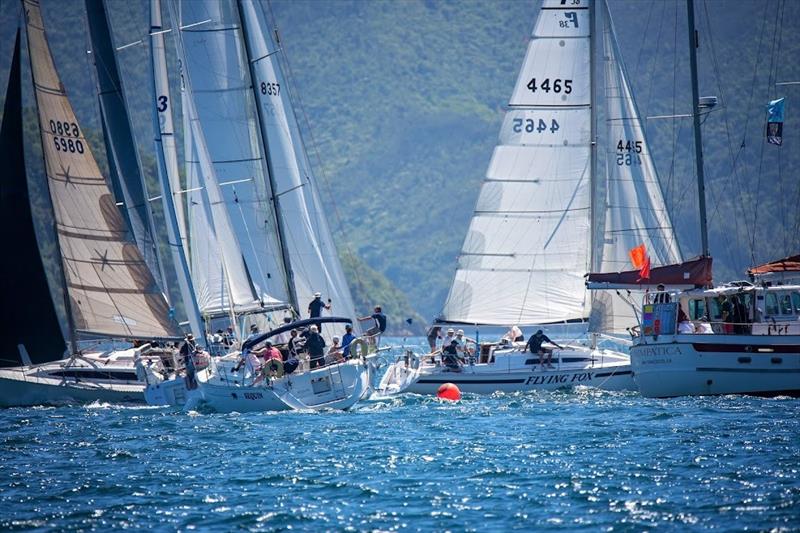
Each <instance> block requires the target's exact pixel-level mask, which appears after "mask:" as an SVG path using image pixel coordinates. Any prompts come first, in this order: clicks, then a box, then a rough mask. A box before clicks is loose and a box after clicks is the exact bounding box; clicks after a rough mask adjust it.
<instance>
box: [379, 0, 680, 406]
mask: <svg viewBox="0 0 800 533" xmlns="http://www.w3.org/2000/svg"><path fill="white" fill-rule="evenodd" d="M603 123H604V124H605V128H600V127H598V125H600V124H603ZM639 243H646V244H647V247H648V248H649V249H650V250H652V253H653V256H654V257H653V261H654V262H655V263H657V264H660V263H671V262H674V261H676V260H680V251H679V248H678V246H677V242H676V240H675V236H674V232H673V229H672V223H671V221H670V219H669V215H668V213H667V211H666V208H665V205H664V200H663V195H662V193H661V190H660V187H659V184H658V178H657V176H656V171H655V167H654V165H653V162H652V159H651V157H650V153H649V150H648V145H647V140H646V138H645V136H644V131H643V128H642V126H641V122H640V120H639V114H638V111H637V109H636V105H635V103H634V100H633V95H632V93H631V90H630V86H629V84H628V82H627V76H626V73H625V68H624V65H623V63H622V57H621V55H620V52H619V48H618V46H617V42H616V37H615V33H614V28H613V24H612V21H611V17H610V13H609V11H608V7H607V5H606V3H605V2H604V1H601V0H598V1H591V0H573V1H570V2H561V1H559V0H544V1H543V2H542V4H541V9H540V10H539V14H538V17H537V19H536V22H535V24H534V28H533V32H532V35H531V38H530V41H529V44H528V49H527V53H526V55H525V59H524V61H523V64H522V68H521V70H520V73H519V76H518V78H517V82H516V85H515V87H514V91H513V93H512V96H511V101H510V103H509V106H508V110H507V111H506V114H505V118H504V120H503V123H502V127H501V130H500V140H499V144H498V146H496V148H495V150H494V154H493V155H492V159H491V162H490V163H489V168H488V171H487V173H486V178H485V180H484V182H483V184H482V186H481V191H480V195H479V197H478V201H477V205H476V207H475V211H474V214H473V217H472V220H471V222H470V226H469V230H468V232H467V236H466V238H465V240H464V245H463V247H462V249H461V254H460V256H459V260H458V266H457V269H456V273H455V277H454V279H453V283H452V285H451V287H450V291H449V293H448V296H447V300H446V302H445V304H444V308H443V311H442V313H441V316H440V317H439V318H438V319H437V323H438V324H445V325H456V324H463V325H474V326H505V327H509V326H511V325H526V326H530V325H542V324H564V323H567V324H568V323H574V322H584V321H586V320H588V321H589V329H590V330H591V331H593V332H597V333H608V334H616V333H620V332H621V333H625V331H626V328H627V327H629V326H631V325H633V322H632V321H633V312H632V311H631V309H630V306H629V305H627V303H626V302H625V301H623V300H622V299H620V298H619V297H617V296H616V295H613V294H603V295H602V296H601V295H597V296H596V297H591V293H589V292H587V290H586V287H585V278H584V276H585V273H586V272H588V271H591V270H592V269H604V268H607V269H614V270H616V269H617V268H615V267H616V266H617V265H618V264H625V263H627V251H628V249H630V248H632V247H634V246H636V245H637V244H639ZM594 338H595V337H593V340H594ZM547 349H548V350H550V351H551V352H552V357H553V361H554V362H555V366H556V368H555V369H543V368H539V365H538V363H539V361H538V357H537V355H536V354H531V353H529V352H526V351H525V348H524V343H514V342H512V343H511V345H500V344H497V343H482V344H480V345H479V347H478V349H477V353H476V354H475V357H474V360H473V359H470V360H467V361H466V362H465V364H463V365H462V368H461V369H460V371H458V372H452V371H449V370H448V369H447V368H446V367H444V366H443V365H441V364H440V363H439V361H438V359H437V358H431V357H430V356H425V357H422V358H419V357H418V358H416V359H413V358H412V362H411V363H410V364H409V363H407V358H406V357H403V358H402V359H399V360H398V361H397V362H396V363H395V364H394V365H393V366H392V367H391V368H390V369H389V370H388V371H387V373H386V375H385V377H384V380H383V383H382V385H381V388H382V389H384V390H388V391H391V390H407V391H410V392H418V393H433V392H435V391H436V390H437V388H438V387H439V386H440V385H441V384H443V383H446V382H451V383H455V384H457V385H458V386H459V387H460V388H461V389H462V391H466V392H475V393H490V392H494V391H518V390H532V389H554V388H561V387H569V386H573V385H588V386H594V387H601V388H604V389H634V388H635V386H634V384H633V381H632V377H631V368H630V365H629V359H628V356H627V355H625V354H623V353H620V352H616V351H612V350H607V349H598V348H597V347H596V344H595V343H594V342H592V346H591V347H586V346H580V345H575V344H570V345H568V346H566V347H565V348H564V349H557V348H556V347H555V346H549V347H548V348H547Z"/></svg>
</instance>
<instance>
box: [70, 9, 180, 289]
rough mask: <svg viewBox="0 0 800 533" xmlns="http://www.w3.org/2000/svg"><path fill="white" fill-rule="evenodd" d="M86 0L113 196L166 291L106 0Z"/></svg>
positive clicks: (143, 254)
mask: <svg viewBox="0 0 800 533" xmlns="http://www.w3.org/2000/svg"><path fill="white" fill-rule="evenodd" d="M85 3H86V19H87V20H88V22H89V35H90V37H91V41H92V55H91V57H92V58H93V59H94V64H95V71H96V73H97V99H98V100H99V102H100V118H101V122H102V125H103V137H104V139H105V144H106V150H107V151H108V166H109V171H110V178H111V183H112V185H113V186H114V191H115V193H116V194H118V195H119V196H118V197H117V201H118V202H122V203H123V208H124V211H123V213H124V215H125V218H126V219H127V222H128V226H129V227H130V228H131V229H132V230H133V237H134V239H135V240H136V244H137V246H138V247H139V251H140V252H141V253H142V257H144V260H145V262H146V263H147V266H148V267H149V268H150V271H151V272H153V273H156V274H157V275H158V276H159V282H160V284H161V288H162V290H163V291H164V293H165V294H166V295H167V296H168V291H167V286H166V277H165V274H164V265H163V264H162V262H161V259H160V257H159V255H158V246H157V244H156V238H155V236H156V229H155V226H154V224H153V215H152V211H151V209H150V203H149V201H148V197H149V195H148V194H147V186H146V185H145V181H144V175H143V174H142V165H141V162H140V160H139V153H138V150H137V149H136V139H135V137H134V135H133V128H132V127H131V121H130V118H129V115H128V105H127V102H126V99H125V90H124V88H123V84H122V77H121V76H120V72H119V67H118V65H117V59H116V56H115V49H114V44H113V39H112V36H111V28H110V24H109V22H108V15H107V14H106V9H105V1H104V0H86V2H85Z"/></svg>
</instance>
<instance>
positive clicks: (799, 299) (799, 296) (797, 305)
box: [792, 291, 800, 315]
mask: <svg viewBox="0 0 800 533" xmlns="http://www.w3.org/2000/svg"><path fill="white" fill-rule="evenodd" d="M792 303H793V304H794V312H795V314H797V315H800V292H797V291H794V292H793V293H792Z"/></svg>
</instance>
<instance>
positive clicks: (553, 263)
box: [441, 0, 592, 325]
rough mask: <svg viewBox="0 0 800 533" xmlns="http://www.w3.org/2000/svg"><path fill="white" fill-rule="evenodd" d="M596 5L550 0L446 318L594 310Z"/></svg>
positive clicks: (571, 314)
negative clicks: (589, 286)
mask: <svg viewBox="0 0 800 533" xmlns="http://www.w3.org/2000/svg"><path fill="white" fill-rule="evenodd" d="M566 4H569V5H566ZM589 7H590V6H589V2H588V1H587V0H570V1H569V2H567V3H562V2H561V1H560V0H545V1H544V2H543V5H542V7H541V9H540V11H539V15H538V18H537V21H536V24H535V26H534V29H533V34H532V36H531V39H530V42H529V44H528V50H527V54H526V56H525V60H524V62H523V65H522V69H521V71H520V73H519V78H518V79H517V83H516V86H515V88H514V92H513V94H512V97H511V101H510V104H509V110H508V111H507V112H506V116H505V120H504V121H503V125H502V128H501V130H500V143H499V145H498V146H497V147H496V148H495V150H494V154H493V156H492V159H491V162H490V164H489V169H488V170H487V173H486V179H485V180H484V183H483V185H482V187H481V191H480V195H479V197H478V202H477V205H476V207H475V213H474V215H473V217H472V220H471V222H470V226H469V230H468V232H467V236H466V239H465V240H464V245H463V247H462V250H461V254H460V257H459V261H458V266H457V270H456V274H455V278H454V280H453V284H452V286H451V288H450V292H449V294H448V296H447V300H446V302H445V305H444V309H443V312H442V317H441V318H442V319H444V320H447V321H451V322H462V323H475V324H495V325H509V324H512V323H515V324H537V323H548V322H559V321H565V320H574V319H582V318H585V317H586V316H588V312H589V309H588V298H587V294H586V290H585V287H584V275H585V274H586V272H588V270H589V262H590V251H589V250H590V223H589V220H590V209H591V186H590V180H591V174H592V168H591V166H592V165H591V161H592V157H591V90H592V84H591V61H590V55H591V54H590V38H591V28H590V20H591V17H590V13H589Z"/></svg>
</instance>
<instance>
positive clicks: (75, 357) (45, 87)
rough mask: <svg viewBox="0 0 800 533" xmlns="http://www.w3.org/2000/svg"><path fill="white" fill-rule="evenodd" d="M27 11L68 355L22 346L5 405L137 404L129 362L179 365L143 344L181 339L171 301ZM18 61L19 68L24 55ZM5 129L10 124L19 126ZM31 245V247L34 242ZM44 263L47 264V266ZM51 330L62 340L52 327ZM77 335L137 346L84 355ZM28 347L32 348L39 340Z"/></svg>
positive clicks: (5, 377) (1, 393)
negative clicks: (65, 357)
mask: <svg viewBox="0 0 800 533" xmlns="http://www.w3.org/2000/svg"><path fill="white" fill-rule="evenodd" d="M23 6H24V11H25V22H26V29H27V38H28V51H29V56H30V64H31V77H32V80H33V88H34V95H35V97H36V108H37V114H38V122H39V128H40V133H41V139H42V153H43V157H44V166H45V173H46V177H47V187H48V190H49V196H50V202H51V205H52V209H53V218H54V221H55V232H56V236H57V247H58V252H59V258H60V265H59V267H58V269H57V270H58V276H59V280H60V285H61V289H62V290H63V295H64V298H65V308H66V316H67V323H68V325H67V328H66V330H67V336H68V337H69V352H68V354H69V355H70V357H69V359H68V360H64V361H59V360H60V359H61V358H62V355H63V353H62V352H63V350H61V351H59V352H58V353H49V352H48V353H36V354H35V359H34V357H31V355H30V354H29V353H28V347H27V346H26V345H25V344H22V343H20V344H19V346H18V348H19V353H20V357H21V359H22V362H23V363H24V365H23V366H20V367H14V368H8V369H2V370H0V404H1V405H31V404H37V403H52V402H59V401H91V400H108V401H129V400H139V401H141V400H142V392H143V388H144V385H143V383H139V382H138V381H137V379H136V375H135V372H134V364H133V360H134V359H135V358H144V359H147V360H148V361H150V364H151V365H152V366H172V365H174V350H172V349H171V348H157V347H155V345H154V344H151V343H149V342H145V341H161V342H164V341H170V340H175V339H178V338H180V337H181V334H180V330H179V329H178V327H177V324H176V323H175V322H174V321H173V320H172V319H171V318H170V313H169V307H168V304H167V301H166V300H165V298H164V296H163V294H161V292H160V290H159V288H158V286H157V284H156V282H155V279H154V278H153V276H152V274H151V272H150V269H149V268H148V266H147V263H146V262H145V260H144V258H143V256H142V254H141V252H140V251H139V249H138V248H137V246H136V244H134V241H133V240H132V238H131V235H130V231H129V228H128V226H127V225H126V222H125V219H124V218H123V215H122V213H121V212H120V210H119V208H118V207H117V205H116V203H115V201H114V198H113V196H112V194H111V190H110V189H109V187H108V185H107V183H106V181H105V178H104V177H103V176H102V174H101V173H100V169H99V168H98V166H97V162H96V161H95V159H94V157H93V155H92V151H91V148H90V147H89V145H88V143H87V141H86V139H85V137H84V136H83V131H82V130H81V128H80V125H79V124H78V121H77V119H76V117H75V113H74V111H73V110H72V106H71V105H70V102H69V100H68V99H67V96H66V93H65V91H64V87H63V85H62V83H61V81H60V79H59V77H58V73H57V72H56V69H55V66H54V63H53V59H52V56H51V54H50V50H49V46H48V43H47V38H46V35H45V30H44V25H43V20H42V16H41V12H40V8H39V4H38V2H36V1H35V0H25V2H24V3H23ZM15 61H16V62H17V63H18V57H17V58H16V59H15ZM12 72H13V69H12ZM17 75H18V74H17ZM12 78H13V77H12ZM18 83H19V81H18V78H17V81H14V80H13V79H12V80H11V82H10V84H9V87H10V88H14V86H15V85H16V84H18ZM20 105H21V104H20V101H19V98H18V96H17V97H16V98H10V99H9V100H8V101H7V102H6V106H7V109H8V108H9V106H12V107H13V106H20ZM15 113H16V114H18V111H17V110H14V109H11V113H10V114H9V117H13V116H14V114H15ZM9 127H13V123H10V124H9ZM4 130H5V119H4ZM9 132H10V133H9V135H11V136H12V138H13V137H17V138H18V142H19V143H20V146H21V130H20V131H19V132H17V133H16V134H15V133H14V132H13V131H11V130H9ZM4 135H5V131H4ZM5 140H7V138H6V137H5V136H4V141H5ZM3 149H4V152H5V153H10V154H11V155H12V156H13V157H19V155H20V154H21V152H19V153H17V154H15V153H14V152H13V150H10V149H9V145H8V144H7V143H4V147H3ZM12 180H19V181H18V182H17V183H19V185H17V186H16V187H12V188H11V189H10V190H12V191H15V192H17V193H21V192H22V191H23V187H24V180H25V171H24V160H22V162H21V163H18V164H17V165H16V174H15V175H14V176H13V177H12ZM28 208H29V206H28ZM27 246H28V248H29V249H31V250H33V248H32V247H31V243H28V244H27ZM38 262H39V263H41V259H39V261H38ZM32 264H33V265H35V264H36V261H34V262H33V263H32ZM37 280H38V282H39V283H40V284H41V281H42V280H44V281H47V279H46V277H41V276H39V277H37V279H34V281H35V282H36V281H37ZM42 301H43V302H44V301H49V299H43V300H42ZM8 303H9V304H11V303H12V302H11V301H9V302H8ZM13 303H16V304H18V303H19V302H13ZM48 315H49V313H47V312H45V313H44V314H43V316H44V317H45V319H47V316H48ZM47 322H48V323H50V321H49V320H48V321H47ZM50 333H51V334H52V335H54V336H55V335H56V333H55V331H54V330H53V328H52V327H50ZM79 336H80V337H93V338H98V337H100V338H103V337H107V338H118V339H136V340H137V343H139V344H141V345H140V346H138V347H137V348H134V349H130V350H112V351H110V352H105V353H84V352H82V351H81V350H80V349H79V346H78V338H79ZM62 343H63V336H62V335H61V334H60V332H59V333H58V335H57V337H54V339H53V342H52V343H51V344H62ZM30 346H31V347H34V346H35V343H31V344H30ZM34 360H35V361H37V362H38V361H52V362H49V363H47V362H45V363H43V364H38V365H37V364H32V363H33V362H34Z"/></svg>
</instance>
